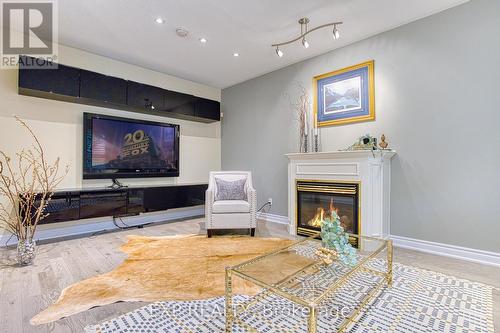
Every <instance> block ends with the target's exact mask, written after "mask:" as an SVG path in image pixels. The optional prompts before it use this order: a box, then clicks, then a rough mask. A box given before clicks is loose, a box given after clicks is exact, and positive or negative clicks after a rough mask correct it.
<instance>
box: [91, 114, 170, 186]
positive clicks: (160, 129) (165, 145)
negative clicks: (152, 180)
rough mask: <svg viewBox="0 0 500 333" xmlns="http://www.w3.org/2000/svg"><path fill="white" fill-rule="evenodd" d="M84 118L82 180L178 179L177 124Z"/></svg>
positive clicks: (92, 116)
mask: <svg viewBox="0 0 500 333" xmlns="http://www.w3.org/2000/svg"><path fill="white" fill-rule="evenodd" d="M84 118H85V120H84V142H85V144H84V178H87V179H88V178H130V177H178V176H179V126H178V125H171V124H163V123H154V122H148V121H138V120H132V119H124V118H117V117H109V116H99V115H94V114H85V115H84Z"/></svg>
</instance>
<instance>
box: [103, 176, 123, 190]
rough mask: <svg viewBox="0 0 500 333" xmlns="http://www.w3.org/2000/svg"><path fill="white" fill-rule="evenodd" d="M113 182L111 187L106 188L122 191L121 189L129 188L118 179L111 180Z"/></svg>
mask: <svg viewBox="0 0 500 333" xmlns="http://www.w3.org/2000/svg"><path fill="white" fill-rule="evenodd" d="M111 181H112V182H113V184H111V185H109V186H106V188H111V189H120V188H127V187H128V186H127V185H123V183H121V182H120V181H119V180H118V179H116V178H113V179H111Z"/></svg>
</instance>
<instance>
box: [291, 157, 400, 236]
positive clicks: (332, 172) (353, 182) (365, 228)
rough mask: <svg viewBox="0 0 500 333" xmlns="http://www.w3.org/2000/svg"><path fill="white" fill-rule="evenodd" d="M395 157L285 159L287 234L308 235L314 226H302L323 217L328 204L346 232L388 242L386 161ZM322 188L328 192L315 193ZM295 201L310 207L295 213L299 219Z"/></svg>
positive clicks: (388, 169) (388, 178)
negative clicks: (304, 202) (338, 217)
mask: <svg viewBox="0 0 500 333" xmlns="http://www.w3.org/2000/svg"><path fill="white" fill-rule="evenodd" d="M395 155H396V152H395V151H392V150H376V151H371V150H360V151H334V152H319V153H314V152H313V153H293V154H287V155H286V157H287V158H288V220H289V224H288V231H289V233H290V234H292V235H296V234H299V235H308V234H310V233H311V232H312V231H313V230H319V229H314V228H319V226H316V227H314V226H304V221H305V223H307V222H309V221H310V220H311V219H312V218H313V217H314V216H315V215H316V213H317V212H318V210H319V213H320V214H321V209H322V210H323V211H324V212H323V214H327V213H328V211H329V209H330V203H331V204H332V206H333V209H338V210H339V213H340V215H341V216H340V217H341V220H342V217H344V221H343V223H344V225H346V227H347V231H349V232H352V233H357V234H360V235H365V236H374V237H382V238H384V237H388V235H389V221H390V189H391V159H392V158H393V157H394V156H395ZM323 189H327V190H328V191H330V192H326V191H320V190H323ZM301 190H304V191H301ZM322 192H326V193H322ZM336 192H338V193H336ZM352 192H355V195H354V194H353V193H352ZM349 195H351V199H349ZM332 198H333V202H331V199H332ZM300 199H302V200H303V201H306V202H308V203H310V205H308V207H305V208H300V214H301V215H303V216H300V215H299V208H298V207H299V205H300V204H299V200H300ZM349 200H350V201H349ZM356 205H357V206H356ZM302 206H304V204H302ZM348 207H351V208H348ZM351 210H353V211H354V210H356V211H357V215H356V214H355V213H354V212H351ZM306 212H307V213H306ZM311 214H312V217H311ZM341 222H342V221H341Z"/></svg>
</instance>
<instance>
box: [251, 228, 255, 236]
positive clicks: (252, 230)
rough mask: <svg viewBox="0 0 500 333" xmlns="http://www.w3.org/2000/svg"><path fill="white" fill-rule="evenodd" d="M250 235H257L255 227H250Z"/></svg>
mask: <svg viewBox="0 0 500 333" xmlns="http://www.w3.org/2000/svg"><path fill="white" fill-rule="evenodd" d="M250 236H252V237H255V228H250Z"/></svg>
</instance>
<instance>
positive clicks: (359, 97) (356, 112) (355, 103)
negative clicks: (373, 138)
mask: <svg viewBox="0 0 500 333" xmlns="http://www.w3.org/2000/svg"><path fill="white" fill-rule="evenodd" d="M313 84H314V113H315V117H316V119H317V121H318V126H331V125H341V124H347V123H354V122H359V121H367V120H374V119H375V82H374V62H373V60H372V61H368V62H365V63H362V64H359V65H355V66H351V67H348V68H344V69H341V70H338V71H334V72H330V73H326V74H322V75H319V76H315V77H314V80H313Z"/></svg>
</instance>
